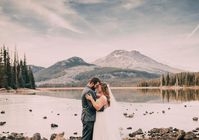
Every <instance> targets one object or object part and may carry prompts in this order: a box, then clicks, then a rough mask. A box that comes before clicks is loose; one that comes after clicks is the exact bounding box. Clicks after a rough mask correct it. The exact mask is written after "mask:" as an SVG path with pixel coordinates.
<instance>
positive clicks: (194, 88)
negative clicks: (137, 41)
mask: <svg viewBox="0 0 199 140" xmlns="http://www.w3.org/2000/svg"><path fill="white" fill-rule="evenodd" d="M37 89H38V90H40V91H64V90H82V89H84V87H58V88H55V87H49V88H41V87H40V88H37ZM111 89H135V90H137V89H138V90H139V89H160V90H180V89H183V90H186V89H193V90H199V86H189V87H186V86H184V87H179V86H163V87H136V86H134V87H133V86H132V87H111Z"/></svg>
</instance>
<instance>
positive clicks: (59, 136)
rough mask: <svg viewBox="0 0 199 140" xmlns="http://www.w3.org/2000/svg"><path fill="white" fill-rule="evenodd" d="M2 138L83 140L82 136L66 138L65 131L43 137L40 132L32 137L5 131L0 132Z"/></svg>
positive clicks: (8, 139) (0, 138) (0, 139)
mask: <svg viewBox="0 0 199 140" xmlns="http://www.w3.org/2000/svg"><path fill="white" fill-rule="evenodd" d="M0 140H81V137H74V136H71V137H69V138H67V139H66V138H65V137H64V133H60V134H55V133H54V134H52V135H51V137H50V138H45V137H42V136H41V134H40V133H35V134H34V135H33V136H32V137H28V136H24V135H23V133H9V132H3V134H0Z"/></svg>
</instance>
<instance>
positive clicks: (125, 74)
mask: <svg viewBox="0 0 199 140" xmlns="http://www.w3.org/2000/svg"><path fill="white" fill-rule="evenodd" d="M94 76H97V77H99V78H100V79H101V80H102V81H105V82H108V83H110V84H111V85H112V86H133V85H134V84H136V83H137V82H138V81H139V80H143V79H154V78H158V77H159V75H158V74H152V73H148V72H144V71H138V70H130V69H120V68H112V67H98V68H96V69H94V70H92V71H87V72H83V73H80V74H78V75H76V76H75V77H74V78H75V80H77V81H79V82H78V85H81V86H83V85H85V83H86V82H87V81H88V80H89V79H90V78H92V77H94Z"/></svg>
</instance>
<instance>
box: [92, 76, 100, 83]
mask: <svg viewBox="0 0 199 140" xmlns="http://www.w3.org/2000/svg"><path fill="white" fill-rule="evenodd" d="M98 82H99V83H101V81H100V79H99V78H97V77H93V78H91V79H90V80H89V83H93V84H97V83H98Z"/></svg>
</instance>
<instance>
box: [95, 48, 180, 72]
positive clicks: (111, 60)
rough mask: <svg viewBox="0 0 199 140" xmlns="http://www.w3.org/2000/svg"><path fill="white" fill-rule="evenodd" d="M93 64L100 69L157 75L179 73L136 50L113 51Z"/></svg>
mask: <svg viewBox="0 0 199 140" xmlns="http://www.w3.org/2000/svg"><path fill="white" fill-rule="evenodd" d="M94 64H96V65H98V66H102V67H117V68H123V69H125V68H127V69H134V70H141V71H146V72H151V73H159V74H162V73H166V72H172V73H176V72H180V70H178V69H176V68H172V67H170V66H168V65H164V64H161V63H159V62H157V61H155V60H154V59H152V58H150V57H148V56H146V55H144V54H141V53H140V52H139V51H137V50H132V51H126V50H115V51H113V52H112V53H110V54H109V55H107V56H105V57H104V58H101V59H98V60H96V61H95V62H94Z"/></svg>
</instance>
